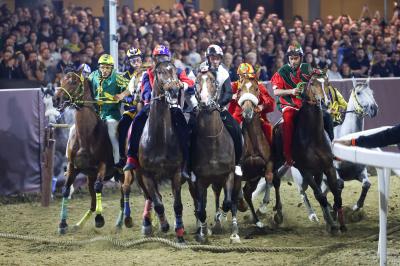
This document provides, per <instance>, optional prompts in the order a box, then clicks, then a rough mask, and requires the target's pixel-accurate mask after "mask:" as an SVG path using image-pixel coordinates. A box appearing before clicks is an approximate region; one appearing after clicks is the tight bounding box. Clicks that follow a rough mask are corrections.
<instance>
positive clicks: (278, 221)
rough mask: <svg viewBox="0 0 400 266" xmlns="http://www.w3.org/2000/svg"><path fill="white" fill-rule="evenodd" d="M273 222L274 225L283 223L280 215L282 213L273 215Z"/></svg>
mask: <svg viewBox="0 0 400 266" xmlns="http://www.w3.org/2000/svg"><path fill="white" fill-rule="evenodd" d="M274 222H275V223H276V224H282V223H283V215H282V213H279V212H278V213H275V215H274Z"/></svg>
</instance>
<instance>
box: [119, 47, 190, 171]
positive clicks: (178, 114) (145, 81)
mask: <svg viewBox="0 0 400 266" xmlns="http://www.w3.org/2000/svg"><path fill="white" fill-rule="evenodd" d="M153 59H154V61H155V63H156V64H158V63H161V62H166V61H171V53H170V51H169V49H168V48H167V47H165V46H164V45H157V46H156V47H155V48H154V50H153ZM176 73H177V76H178V79H179V85H180V89H182V90H183V92H184V93H185V94H188V95H191V96H192V97H190V100H191V102H192V99H193V98H195V96H194V94H195V91H194V82H193V80H191V79H189V78H188V77H187V75H186V73H185V70H182V69H180V68H177V71H176ZM153 85H154V68H149V69H147V71H146V72H145V73H144V74H143V76H142V85H141V91H142V93H141V100H142V101H143V103H144V107H143V108H142V110H140V112H139V113H138V114H137V115H136V117H135V118H134V120H133V123H132V133H131V137H130V139H129V147H128V154H127V155H128V158H127V162H126V165H125V167H124V170H125V171H127V170H131V169H135V168H137V167H138V166H139V162H138V151H139V142H140V137H141V136H142V133H143V129H144V126H145V124H146V121H147V118H148V112H149V110H150V101H151V92H152V88H153ZM194 104H196V103H194ZM170 111H171V119H172V123H173V125H174V127H175V130H176V133H177V135H178V139H179V141H180V144H181V148H182V153H183V159H184V162H183V166H182V176H183V177H184V178H189V177H190V176H189V173H188V165H187V164H188V161H189V134H190V132H189V127H188V125H187V123H186V120H185V117H184V115H183V112H182V109H181V108H180V107H171V108H170Z"/></svg>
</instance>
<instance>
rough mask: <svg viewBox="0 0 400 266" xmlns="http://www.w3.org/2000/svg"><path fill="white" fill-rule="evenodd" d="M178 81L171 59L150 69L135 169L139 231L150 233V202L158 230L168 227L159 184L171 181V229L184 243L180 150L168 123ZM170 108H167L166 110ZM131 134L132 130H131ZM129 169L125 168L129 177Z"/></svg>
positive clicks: (169, 122) (174, 102)
mask: <svg viewBox="0 0 400 266" xmlns="http://www.w3.org/2000/svg"><path fill="white" fill-rule="evenodd" d="M178 83H179V81H178V78H177V74H176V68H175V66H174V65H173V64H172V63H171V62H162V63H159V64H157V65H156V67H155V70H154V84H153V91H152V100H151V103H150V112H149V117H148V119H147V122H146V125H145V127H144V130H143V134H142V136H141V138H140V144H139V154H138V155H139V162H140V167H138V169H137V170H136V174H137V177H138V182H139V185H140V186H141V187H142V189H143V192H144V194H145V198H146V203H145V208H144V213H143V225H142V232H143V234H145V235H149V234H151V232H152V224H151V218H150V211H151V208H152V205H154V210H155V211H156V213H157V215H158V217H159V220H160V229H161V231H162V232H167V231H168V230H169V223H168V221H167V219H166V216H165V209H164V204H163V202H162V197H161V195H160V192H159V183H160V182H161V181H163V180H171V185H172V193H173V196H174V212H175V231H176V237H177V240H178V242H184V239H183V234H184V226H183V221H182V211H183V206H182V200H181V165H182V160H183V158H182V150H181V148H180V144H179V140H178V136H177V133H176V132H175V130H174V127H173V123H172V115H171V112H172V108H177V107H173V106H175V105H177V103H178V95H179V93H178V91H179V90H178V89H177V84H178ZM170 109H171V110H170ZM133 134H134V133H133ZM132 175H133V171H125V176H132Z"/></svg>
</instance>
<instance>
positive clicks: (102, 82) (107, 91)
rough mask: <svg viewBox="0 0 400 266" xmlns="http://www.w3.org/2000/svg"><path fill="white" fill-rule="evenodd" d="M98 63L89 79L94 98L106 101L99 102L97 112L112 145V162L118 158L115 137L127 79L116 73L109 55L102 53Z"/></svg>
mask: <svg viewBox="0 0 400 266" xmlns="http://www.w3.org/2000/svg"><path fill="white" fill-rule="evenodd" d="M98 64H99V68H98V70H96V71H94V72H92V73H91V74H90V76H89V81H90V85H91V88H92V92H93V95H94V98H95V100H98V101H106V103H103V104H99V107H98V112H99V115H100V118H101V119H102V120H105V122H106V124H107V129H108V134H109V136H110V140H111V144H112V146H113V156H114V162H115V163H117V162H118V161H119V159H120V156H119V145H118V138H117V126H118V121H119V120H120V119H121V111H120V110H121V103H120V101H121V100H122V99H123V98H124V97H125V96H127V95H129V91H128V90H127V87H128V83H129V80H127V79H126V78H124V77H123V76H122V75H121V74H117V73H116V70H115V69H114V59H113V58H112V56H111V55H108V54H103V55H102V56H101V57H100V58H99V61H98ZM113 101H114V102H113Z"/></svg>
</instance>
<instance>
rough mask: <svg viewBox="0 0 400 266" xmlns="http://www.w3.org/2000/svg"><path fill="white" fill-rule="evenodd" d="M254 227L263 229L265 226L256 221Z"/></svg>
mask: <svg viewBox="0 0 400 266" xmlns="http://www.w3.org/2000/svg"><path fill="white" fill-rule="evenodd" d="M256 226H257V227H258V228H264V226H265V225H264V224H263V223H262V222H260V221H258V222H256Z"/></svg>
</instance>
